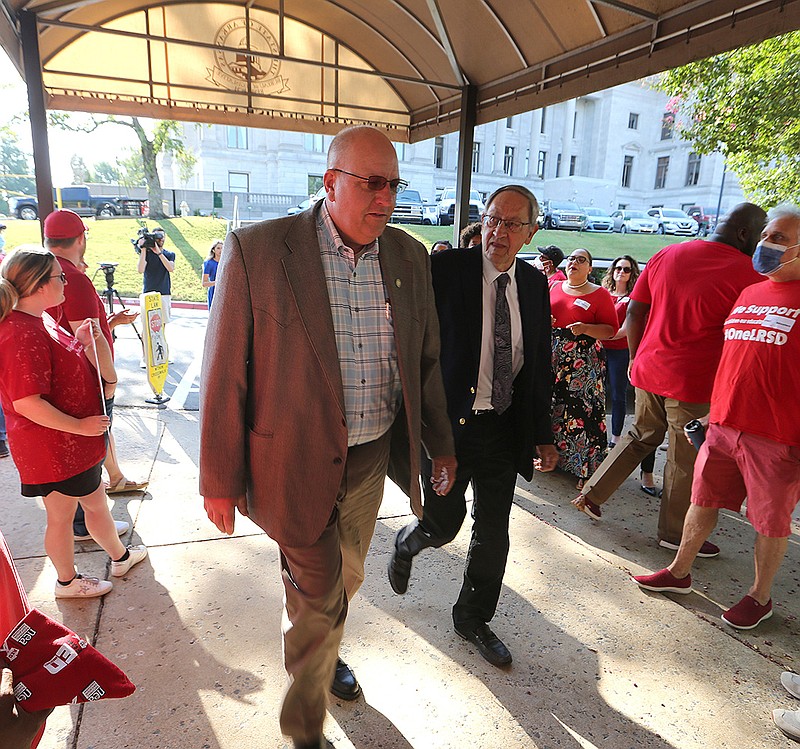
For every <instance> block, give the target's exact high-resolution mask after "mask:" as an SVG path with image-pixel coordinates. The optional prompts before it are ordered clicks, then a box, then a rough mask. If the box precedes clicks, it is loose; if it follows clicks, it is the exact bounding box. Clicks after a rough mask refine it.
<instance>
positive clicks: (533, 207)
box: [486, 185, 539, 225]
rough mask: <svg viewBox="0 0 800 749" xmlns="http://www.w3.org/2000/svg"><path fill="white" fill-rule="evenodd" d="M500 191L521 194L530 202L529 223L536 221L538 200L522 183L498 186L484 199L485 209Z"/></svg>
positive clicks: (487, 208)
mask: <svg viewBox="0 0 800 749" xmlns="http://www.w3.org/2000/svg"><path fill="white" fill-rule="evenodd" d="M501 192H516V193H519V194H520V195H522V197H523V198H525V199H526V200H527V201H528V203H530V218H531V220H530V223H531V225H533V224H535V223H536V219H538V218H539V201H538V200H536V196H535V195H534V194H533V193H532V192H531V191H530V190H529V189H528V188H527V187H524V186H523V185H504V186H503V187H498V188H497V189H496V190H495V191H494V192H493V193H492V194H491V195H490V196H489V199H488V200H487V201H486V210H487V211H488V210H489V206H490V205H491V204H492V202H493V201H494V199H495V198H496V197H497V196H498V195H499V194H500V193H501Z"/></svg>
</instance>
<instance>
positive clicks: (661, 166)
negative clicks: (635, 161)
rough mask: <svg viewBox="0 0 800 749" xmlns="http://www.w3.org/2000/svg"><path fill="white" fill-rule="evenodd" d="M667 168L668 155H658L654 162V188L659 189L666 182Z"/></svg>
mask: <svg viewBox="0 0 800 749" xmlns="http://www.w3.org/2000/svg"><path fill="white" fill-rule="evenodd" d="M668 169H669V156H659V157H658V163H657V164H656V183H655V185H653V187H654V189H656V190H661V189H662V188H663V187H664V186H665V185H666V184H667V170H668Z"/></svg>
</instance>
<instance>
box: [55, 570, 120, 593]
mask: <svg viewBox="0 0 800 749" xmlns="http://www.w3.org/2000/svg"><path fill="white" fill-rule="evenodd" d="M113 587H114V585H113V584H112V583H111V582H110V581H108V580H100V579H99V578H97V577H84V576H83V575H81V574H77V575H75V578H74V579H73V580H72V582H71V583H70V584H69V585H62V584H61V583H59V582H57V581H56V598H97V597H98V596H104V595H105V594H106V593H108V591H110V590H111V589H112V588H113Z"/></svg>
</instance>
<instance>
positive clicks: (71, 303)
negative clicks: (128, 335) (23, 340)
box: [47, 256, 114, 355]
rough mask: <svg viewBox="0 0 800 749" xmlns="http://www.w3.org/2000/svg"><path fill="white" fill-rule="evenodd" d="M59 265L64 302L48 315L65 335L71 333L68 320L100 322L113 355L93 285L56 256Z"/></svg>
mask: <svg viewBox="0 0 800 749" xmlns="http://www.w3.org/2000/svg"><path fill="white" fill-rule="evenodd" d="M56 260H58V262H59V264H60V265H61V270H63V271H64V273H65V274H66V276H67V285H66V286H65V287H64V301H63V302H61V304H60V305H59V306H58V307H51V308H50V309H49V310H47V314H48V315H50V316H51V317H52V318H53V319H54V320H55V321H56V322H57V323H58V324H59V325H60V326H61V327H62V328H64V330H66V331H67V333H72V326H71V325H70V324H69V321H70V320H73V321H74V320H80V321H81V322H83V321H84V320H85V319H86V318H87V317H91V318H93V319H95V318H97V319H99V320H100V330H102V331H103V335H104V336H105V338H106V340H107V341H108V345H109V346H110V347H111V353H112V355H113V353H114V339H113V337H112V335H111V328H109V327H108V318H107V317H106V311H105V308H104V307H103V302H102V301H101V299H100V297H99V296H98V294H97V289H95V287H94V284H93V283H92V282H91V281H90V280H89V276H87V275H86V274H85V273H84V272H83V271H82V270H80V269H79V268H76V267H75V265H73V263H72V261H70V260H67V258H65V257H58V256H56Z"/></svg>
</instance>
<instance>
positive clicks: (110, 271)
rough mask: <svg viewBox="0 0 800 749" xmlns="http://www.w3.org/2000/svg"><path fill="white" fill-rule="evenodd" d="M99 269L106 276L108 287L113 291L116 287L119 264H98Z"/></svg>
mask: <svg viewBox="0 0 800 749" xmlns="http://www.w3.org/2000/svg"><path fill="white" fill-rule="evenodd" d="M97 265H98V267H99V268H100V270H101V271H103V273H104V274H105V277H106V286H107V287H108V288H109V289H111V288H113V287H114V270H115V269H116V267H117V266H118V265H119V263H98V264H97Z"/></svg>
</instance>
